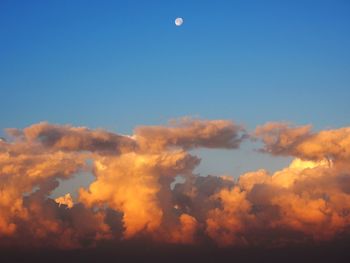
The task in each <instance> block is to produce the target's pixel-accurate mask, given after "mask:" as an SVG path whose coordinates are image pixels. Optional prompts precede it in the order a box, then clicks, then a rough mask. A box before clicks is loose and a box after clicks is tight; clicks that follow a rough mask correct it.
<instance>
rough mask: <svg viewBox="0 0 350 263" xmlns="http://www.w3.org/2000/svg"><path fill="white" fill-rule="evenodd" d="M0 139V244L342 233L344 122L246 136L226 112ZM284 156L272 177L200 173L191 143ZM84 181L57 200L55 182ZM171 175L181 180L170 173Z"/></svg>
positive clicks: (269, 239)
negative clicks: (127, 128) (253, 142)
mask: <svg viewBox="0 0 350 263" xmlns="http://www.w3.org/2000/svg"><path fill="white" fill-rule="evenodd" d="M7 131H8V134H9V135H10V139H9V140H4V139H2V140H0V247H3V246H20V247H28V246H36V247H47V246H49V247H56V248H79V247H84V246H87V247H91V246H95V245H96V244H98V243H99V242H102V241H103V242H105V241H106V240H111V241H113V242H114V243H115V244H118V242H123V240H125V239H138V238H143V239H147V240H149V241H153V242H167V243H176V244H201V243H203V242H208V240H209V241H210V242H214V243H215V244H217V245H219V246H250V245H252V246H257V245H261V246H276V245H277V246H281V245H283V244H289V243H296V242H299V243H300V242H317V241H320V240H330V239H333V238H335V237H337V236H338V235H348V234H349V226H350V213H349V211H350V173H349V168H350V128H348V127H346V128H340V129H335V130H324V131H319V132H313V131H312V129H311V126H300V127H295V126H291V125H289V124H286V123H267V124H265V125H263V126H259V127H257V128H256V130H255V131H254V132H253V136H247V134H246V132H245V130H244V129H243V128H242V127H241V126H240V125H237V124H235V123H233V122H231V121H226V120H214V121H210V120H198V119H188V118H187V119H186V118H185V119H182V120H177V121H174V122H171V123H170V124H169V125H167V126H140V127H137V128H136V129H135V132H134V134H133V135H131V136H125V135H120V134H116V133H113V132H107V131H105V130H102V129H99V130H90V129H88V128H85V127H72V126H69V125H64V126H62V125H52V124H49V123H39V124H34V125H32V126H30V127H27V128H25V129H23V130H19V129H8V130H7ZM252 137H253V138H255V139H259V140H261V141H262V142H263V148H262V151H263V152H266V153H269V154H272V155H288V156H294V157H295V159H294V160H293V161H292V163H291V164H290V165H289V166H288V167H286V168H284V169H282V170H280V171H277V172H275V173H274V174H270V173H269V172H267V171H266V170H264V169H260V170H258V171H252V172H249V173H246V174H242V175H240V176H239V179H238V180H237V181H235V180H233V179H232V178H233V177H228V176H222V177H216V176H199V175H195V174H194V173H193V170H194V169H195V168H196V166H197V165H198V164H199V163H200V159H199V158H198V157H196V156H194V155H192V154H190V153H189V151H188V150H190V149H193V148H198V147H206V148H224V149H237V148H239V145H240V143H241V142H242V141H243V140H245V139H246V140H247V139H250V138H252ZM79 171H85V172H91V173H93V175H94V176H95V180H94V181H93V182H92V183H91V184H90V185H89V186H88V187H87V188H81V189H77V190H78V197H77V198H76V199H75V200H73V198H72V196H71V194H70V193H67V194H65V195H63V196H61V197H58V198H56V199H54V200H53V199H51V198H50V194H51V193H52V191H53V190H54V189H56V188H57V187H58V185H59V180H58V179H60V180H65V179H69V178H72V177H73V176H74V175H75V174H77V173H78V172H79ZM178 177H182V180H180V181H179V180H178V179H177V178H178Z"/></svg>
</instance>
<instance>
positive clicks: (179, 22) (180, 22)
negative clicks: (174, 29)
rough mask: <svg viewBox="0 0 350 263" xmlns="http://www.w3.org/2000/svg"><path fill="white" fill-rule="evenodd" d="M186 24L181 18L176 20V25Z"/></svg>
mask: <svg viewBox="0 0 350 263" xmlns="http://www.w3.org/2000/svg"><path fill="white" fill-rule="evenodd" d="M183 23H184V20H183V19H182V18H181V17H178V18H176V19H175V25H176V26H181V25H182V24H183Z"/></svg>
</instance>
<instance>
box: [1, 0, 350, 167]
mask: <svg viewBox="0 0 350 263" xmlns="http://www.w3.org/2000/svg"><path fill="white" fill-rule="evenodd" d="M177 16H181V17H183V18H184V20H185V23H184V24H183V26H182V27H176V26H175V25H174V19H175V18H176V17H177ZM0 91H1V93H0V96H1V103H0V129H3V128H6V127H25V126H27V125H30V124H32V123H35V122H38V121H43V120H45V121H49V122H52V123H64V124H66V123H70V124H73V125H84V126H88V127H91V128H94V127H102V128H107V129H109V130H113V131H118V132H121V133H131V131H132V129H133V127H135V126H136V125H139V124H146V125H147V124H161V123H165V122H166V121H167V120H168V119H170V118H175V117H180V116H188V115H189V116H199V117H201V118H208V119H216V118H218V119H233V120H235V121H238V122H239V123H242V124H245V125H246V126H247V127H248V128H250V129H252V128H254V127H255V126H256V125H258V124H262V123H264V122H266V121H281V120H282V121H291V122H294V123H297V124H306V123H311V124H313V125H314V126H315V127H316V129H320V128H327V127H340V126H346V125H349V123H350V119H349V116H350V106H349V101H350V1H347V0H328V1H321V0H319V1H316V0H315V1H307V0H299V1H298V0H295V1H292V0H291V1H277V0H276V1H268V0H266V1H258V0H257V1H249V0H248V1H247V0H242V1H234V0H215V1H214V0H211V1H203V0H198V1H191V0H177V1H166V0H162V1H152V0H147V1H145V0H138V1H136V0H134V1H133V0H115V1H97V0H96V1H87V0H84V1H83V0H82V1H78V0H56V1H55V0H51V1H46V0H43V1H39V0H33V1H26V0H23V1H16V0H1V1H0ZM248 148H249V147H248ZM235 154H236V153H230V154H226V155H225V156H226V157H222V156H223V154H222V152H220V153H218V152H215V151H214V152H213V151H211V152H203V156H206V155H208V156H210V158H208V160H209V159H210V160H211V162H212V163H213V165H214V163H219V164H217V165H216V167H215V168H219V169H218V170H219V172H221V170H223V171H226V170H227V171H229V172H232V171H234V169H238V168H237V167H236V168H234V169H233V168H232V169H230V168H229V165H230V163H231V162H232V161H234V160H238V161H237V162H238V163H244V162H248V161H247V155H242V156H241V157H237V156H235ZM214 155H215V156H217V157H213V156H214ZM225 158H226V159H225ZM235 158H236V159H235ZM249 158H253V157H249ZM262 158H267V157H261V156H260V157H259V156H258V157H256V158H255V159H254V161H251V160H252V159H249V162H250V163H252V162H254V163H255V164H256V165H251V166H252V167H253V168H255V166H258V164H259V165H260V163H261V162H263V161H265V159H262ZM218 160H226V161H222V162H223V163H222V164H220V162H218ZM267 162H268V161H267ZM214 166H215V165H214ZM270 166H271V167H273V164H272V162H271V165H270ZM203 167H206V168H205V169H204V168H203V169H204V170H205V171H208V172H211V169H212V168H213V167H212V166H211V163H210V161H208V162H207V163H204V164H203ZM243 170H244V169H243Z"/></svg>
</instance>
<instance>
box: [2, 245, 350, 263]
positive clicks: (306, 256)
mask: <svg viewBox="0 0 350 263" xmlns="http://www.w3.org/2000/svg"><path fill="white" fill-rule="evenodd" d="M349 241H350V240H349V239H346V240H345V239H343V240H339V241H337V242H332V243H324V244H319V245H313V246H305V245H304V246H289V247H283V248H271V249H262V248H217V247H215V246H179V245H159V244H158V245H155V244H152V245H150V244H145V243H135V242H126V243H123V244H118V245H116V244H113V243H108V244H104V245H100V246H99V247H97V248H94V249H79V250H47V249H46V250H45V249H44V250H43V249H37V250H33V249H31V250H15V249H11V250H0V262H2V263H10V262H11V263H13V262H21V263H22V262H23V263H25V262H36V263H41V262H45V263H46V262H50V263H56V262H57V263H61V262H65V263H68V262H103V263H107V262H152V263H157V262H166V263H172V262H174V263H175V262H176V263H179V262H215V263H216V262H248V263H250V262H254V263H255V262H269V263H274V262H279V263H282V262H283V263H289V262H290V263H294V262H297V263H304V262H305V263H310V262H318V263H322V262H332V263H338V262H339V263H348V262H349V261H350V242H349Z"/></svg>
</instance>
